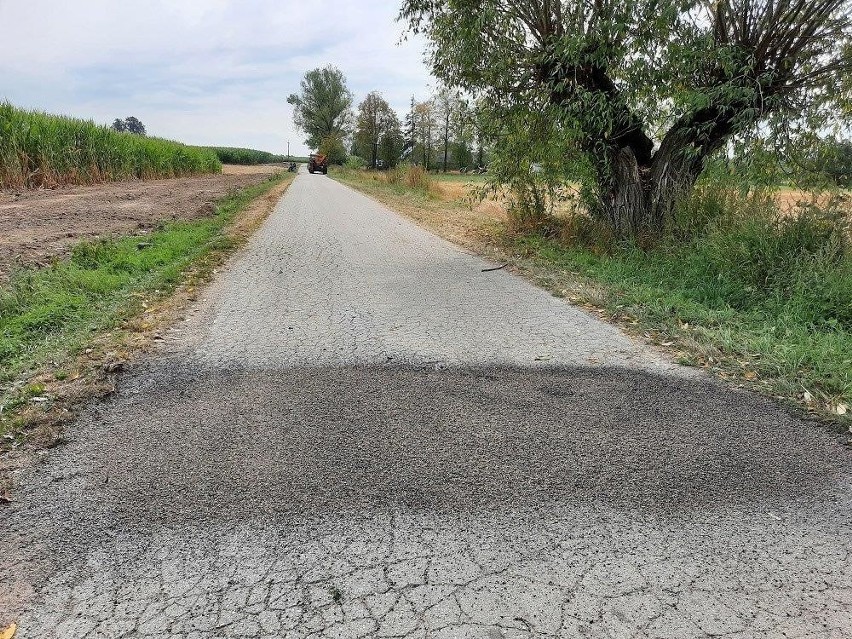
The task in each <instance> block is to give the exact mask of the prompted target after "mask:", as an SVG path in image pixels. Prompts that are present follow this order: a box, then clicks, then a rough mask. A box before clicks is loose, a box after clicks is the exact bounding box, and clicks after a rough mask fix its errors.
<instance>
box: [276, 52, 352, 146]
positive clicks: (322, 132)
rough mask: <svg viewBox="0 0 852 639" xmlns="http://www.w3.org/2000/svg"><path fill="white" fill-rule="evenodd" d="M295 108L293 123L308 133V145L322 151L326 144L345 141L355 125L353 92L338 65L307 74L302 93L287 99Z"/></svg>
mask: <svg viewBox="0 0 852 639" xmlns="http://www.w3.org/2000/svg"><path fill="white" fill-rule="evenodd" d="M287 102H288V103H290V104H291V105H293V121H294V122H295V124H296V126H297V127H298V128H299V129H301V130H302V131H304V132H305V133H306V134H307V138H306V139H305V144H307V145H308V146H309V147H311V148H312V149H316V148H319V146H320V145H321V144H323V142H324V141H325V143H326V145H328V144H329V142H328V141H329V140H339V141H340V144H341V145H342V140H343V139H345V138H346V137H347V136H348V135H349V132H350V129H351V126H352V92H351V91H350V90H349V88H348V87H347V86H346V78H345V77H344V75H343V73H342V72H341V71H340V69H338V68H337V67H335V66H332V65H328V66H326V67H322V68H318V69H313V70H311V71H308V72H307V73H306V74H305V77H304V78H303V79H302V83H301V93H293V94H291V95H290V96H289V97H288V98H287Z"/></svg>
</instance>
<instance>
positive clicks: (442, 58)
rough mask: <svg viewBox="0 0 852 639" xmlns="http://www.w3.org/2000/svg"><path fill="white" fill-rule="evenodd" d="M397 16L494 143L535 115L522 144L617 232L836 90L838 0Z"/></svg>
mask: <svg viewBox="0 0 852 639" xmlns="http://www.w3.org/2000/svg"><path fill="white" fill-rule="evenodd" d="M400 15H401V18H402V19H404V20H406V21H407V22H408V23H409V25H410V27H411V29H412V30H413V31H415V32H420V33H424V34H425V35H426V36H427V37H428V39H429V42H430V56H431V64H432V68H433V71H434V73H435V74H436V75H437V76H438V77H439V78H440V79H441V80H442V81H443V82H444V83H446V84H447V85H449V86H453V87H457V88H460V89H463V90H466V91H468V92H470V93H472V94H474V95H476V96H479V97H481V98H483V100H482V103H483V104H484V105H486V108H487V109H488V110H489V111H490V112H491V114H492V116H493V117H492V118H491V122H492V126H493V130H492V134H493V135H494V136H495V138H496V139H497V140H498V147H499V140H510V142H511V141H512V140H511V138H512V136H513V135H517V134H518V133H519V129H518V128H517V127H522V126H523V123H524V122H525V121H526V120H527V119H532V120H534V121H535V122H536V127H535V131H529V130H528V131H525V132H523V135H526V136H527V137H530V139H528V140H525V144H527V145H528V147H527V148H529V154H530V155H535V154H537V153H539V152H541V153H543V154H545V155H549V154H550V151H551V150H552V147H553V146H556V147H559V148H560V149H561V151H562V153H563V158H564V162H563V163H562V168H563V169H564V171H565V173H566V174H567V175H568V176H569V177H570V178H571V179H579V180H580V181H581V182H582V183H583V184H584V187H585V189H584V193H585V199H586V203H587V206H588V208H589V210H590V211H591V212H592V213H593V214H594V215H596V216H598V217H599V218H601V219H603V220H605V221H607V222H608V223H609V224H610V225H611V226H612V228H613V229H614V230H615V231H616V234H617V235H620V236H630V235H635V234H637V233H640V232H647V231H652V232H653V231H658V230H660V229H661V228H662V227H664V226H665V224H666V221H667V219H668V218H669V216H670V214H671V212H672V210H673V207H674V206H675V204H676V203H677V201H678V200H679V199H680V198H681V197H683V196H684V195H685V194H688V193H689V192H690V191H691V189H692V188H693V186H694V183H695V181H696V179H697V178H698V176H699V175H700V174H701V172H702V170H703V169H704V167H705V166H706V164H707V162H708V161H709V159H710V158H711V156H713V155H714V154H715V153H717V152H719V151H720V149H722V148H723V147H724V146H725V144H726V143H727V142H728V141H729V140H731V139H732V138H737V137H742V136H748V135H754V134H760V135H764V136H770V137H772V138H773V139H775V140H793V139H795V138H796V137H797V134H799V133H800V132H802V131H811V132H812V131H814V130H815V129H820V128H823V129H824V128H828V127H830V126H831V125H832V123H834V122H836V121H837V119H838V118H839V117H841V114H842V112H843V108H846V109H848V105H849V102H850V88H852V87H850V85H852V81H850V74H852V0H716V1H715V2H707V1H706V0H526V1H523V0H522V1H516V0H453V1H452V2H450V1H448V0H404V2H403V7H402V10H401V14H400ZM511 126H515V127H516V128H515V129H513V130H510V128H509V127H511ZM534 133H535V135H533V134H534ZM514 142H517V140H514ZM509 146H510V147H511V148H517V145H516V144H509ZM521 164H522V163H521Z"/></svg>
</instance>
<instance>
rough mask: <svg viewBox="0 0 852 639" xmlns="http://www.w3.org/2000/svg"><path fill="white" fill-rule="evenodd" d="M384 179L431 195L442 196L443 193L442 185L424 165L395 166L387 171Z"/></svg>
mask: <svg viewBox="0 0 852 639" xmlns="http://www.w3.org/2000/svg"><path fill="white" fill-rule="evenodd" d="M382 179H384V180H385V181H386V182H387V183H388V184H395V185H397V186H401V187H404V188H408V189H414V190H416V191H420V192H422V193H423V194H425V195H428V196H430V197H440V196H441V194H442V193H443V191H442V189H441V185H440V184H438V183H437V182H436V181H435V180H433V179H432V178H431V177H430V176H429V173H428V172H427V171H426V170H425V169H424V168H423V167H422V166H417V165H416V164H405V165H401V166H395V167H394V168H392V169H390V170H389V171H385V172H384V173H383V174H382Z"/></svg>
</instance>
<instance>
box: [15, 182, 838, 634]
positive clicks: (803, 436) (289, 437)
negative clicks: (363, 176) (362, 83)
mask: <svg viewBox="0 0 852 639" xmlns="http://www.w3.org/2000/svg"><path fill="white" fill-rule="evenodd" d="M488 266H492V265H489V264H486V263H484V262H483V261H481V260H480V259H479V258H476V257H473V256H470V255H467V254H465V253H464V252H462V251H461V250H459V249H458V248H455V247H453V246H452V245H450V244H448V243H446V242H444V241H443V240H440V239H438V238H436V237H434V236H433V235H430V234H429V233H427V232H426V231H423V230H421V229H419V228H418V227H416V226H414V225H413V224H412V223H410V222H408V221H406V220H404V219H402V218H401V217H398V216H397V215H395V214H393V213H391V212H389V211H387V210H386V209H384V208H382V207H381V206H379V205H378V204H376V203H375V202H373V201H372V200H370V199H368V198H365V197H363V196H361V195H359V194H356V193H354V192H353V191H351V190H349V189H347V188H346V187H344V186H341V185H340V184H338V183H336V182H334V181H332V180H330V179H328V178H326V177H323V176H320V175H313V176H312V175H300V176H299V177H297V179H296V181H295V182H294V183H293V185H292V186H291V187H290V189H289V191H288V192H287V194H286V196H285V197H284V198H283V200H282V201H281V202H280V204H279V205H278V207H277V208H276V210H275V212H274V213H273V215H272V216H271V217H270V218H269V220H268V221H267V222H266V224H265V225H264V226H263V228H262V229H261V230H260V231H259V232H258V233H257V235H256V236H255V237H254V238H253V239H252V241H251V242H250V243H249V245H248V246H247V248H246V249H245V250H244V251H243V252H242V253H241V254H240V255H239V256H238V257H237V258H236V259H235V260H234V261H233V262H232V263H231V265H230V266H229V268H228V269H227V270H226V271H225V272H224V273H222V274H221V275H220V277H219V279H218V280H217V281H216V283H215V284H214V285H213V286H212V287H211V288H210V289H209V291H208V292H207V295H206V297H207V298H206V299H205V300H203V301H200V302H199V303H198V307H197V308H196V309H193V311H194V312H193V313H190V317H189V319H188V320H187V321H186V322H184V323H182V324H181V325H179V326H176V327H175V328H174V330H172V331H171V332H170V333H169V335H168V339H167V340H165V343H164V344H163V346H162V348H161V349H160V350H159V351H158V352H157V353H156V354H154V355H153V356H151V357H148V358H147V359H145V361H143V362H142V363H140V364H138V365H136V366H134V367H133V368H132V369H131V370H129V371H128V372H127V373H125V374H124V376H123V377H122V379H121V383H120V389H119V392H118V393H117V395H116V396H115V397H113V398H112V399H111V400H110V401H108V402H105V403H103V404H99V405H95V406H92V407H91V408H90V409H89V410H87V412H86V413H85V414H84V415H83V416H82V418H81V419H80V420H79V421H78V423H77V424H75V425H74V426H73V427H71V428H70V429H69V431H68V433H67V439H68V443H66V444H65V445H63V446H61V447H59V448H57V449H55V450H53V451H50V452H49V454H48V455H47V456H46V463H44V464H42V465H40V466H38V467H37V468H35V469H33V470H32V471H30V472H29V474H28V475H27V476H26V477H24V478H22V481H21V486H20V488H19V489H18V491H17V493H16V502H15V503H14V504H13V505H12V506H11V507H9V508H6V509H4V510H0V517H2V519H0V621H3V620H6V621H10V620H13V619H14V620H17V622H18V624H19V630H18V635H17V637H18V638H19V639H54V638H55V639H82V638H92V639H94V638H95V637H98V638H107V637H108V638H119V637H128V638H130V637H174V638H178V637H180V638H185V639H201V638H208V637H209V638H217V639H218V638H222V637H253V638H272V637H341V638H343V637H435V638H438V637H440V638H446V639H462V638H471V639H473V638H481V639H496V638H499V637H511V638H521V637H570V638H573V637H612V638H616V637H671V638H676V639H683V638H691V637H710V636H712V637H730V638H735V637H736V638H742V639H745V638H747V637H771V638H780V637H814V638H816V637H821V638H825V639H839V638H842V637H852V556H850V550H852V482H850V477H852V473H850V471H852V456H850V453H849V451H848V450H847V449H845V448H844V447H843V446H842V445H841V444H840V443H839V441H838V440H837V439H836V438H835V437H833V436H832V435H830V434H829V433H827V432H826V431H825V430H823V429H820V428H818V427H816V426H814V425H812V424H808V423H805V422H802V421H799V420H797V419H796V418H794V417H792V416H790V415H788V414H787V413H786V412H785V411H784V410H782V409H781V408H778V407H777V406H775V405H774V404H772V403H770V402H768V401H766V400H764V399H761V398H758V397H755V396H753V395H751V394H747V393H744V392H737V391H733V390H729V389H727V388H725V387H724V386H722V385H720V384H718V383H716V382H714V381H713V380H710V379H708V378H706V377H704V376H703V375H700V374H698V373H696V372H694V371H692V370H690V369H683V368H679V367H676V366H674V365H672V364H670V363H668V362H666V361H665V360H664V359H663V358H662V357H661V356H659V355H657V354H655V353H654V352H651V351H649V350H648V349H647V348H646V347H644V346H642V345H640V344H638V343H636V342H633V341H631V340H630V339H629V338H627V337H625V336H624V335H623V334H622V333H620V332H619V331H618V330H617V329H615V328H613V327H611V326H609V325H606V324H603V323H601V322H599V321H596V320H595V319H593V318H592V317H590V316H589V315H587V314H585V313H584V312H581V311H579V310H577V309H575V308H573V307H571V306H570V305H568V304H566V303H564V302H562V301H560V300H557V299H555V298H553V297H551V296H549V295H548V294H547V293H545V292H544V291H542V290H539V289H537V288H535V287H533V286H532V285H531V284H529V283H527V282H525V281H524V280H522V279H520V278H518V277H516V276H514V275H511V274H509V273H506V272H504V271H492V272H482V269H483V268H487V267H488ZM4 608H5V610H4ZM0 627H1V626H0Z"/></svg>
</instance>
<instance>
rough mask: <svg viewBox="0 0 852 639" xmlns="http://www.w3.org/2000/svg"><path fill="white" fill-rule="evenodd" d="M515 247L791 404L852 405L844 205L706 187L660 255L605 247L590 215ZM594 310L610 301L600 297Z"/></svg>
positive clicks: (851, 267) (849, 257) (850, 288)
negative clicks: (588, 283) (779, 201)
mask: <svg viewBox="0 0 852 639" xmlns="http://www.w3.org/2000/svg"><path fill="white" fill-rule="evenodd" d="M563 223H564V227H563V228H562V229H561V232H559V233H556V234H553V235H551V236H550V237H542V236H541V235H537V234H519V235H516V236H514V237H513V238H510V243H512V244H514V246H515V247H516V248H520V249H521V250H523V251H524V252H526V254H527V255H528V256H529V257H532V258H533V260H534V261H535V262H537V263H539V264H541V265H543V266H545V267H546V268H548V269H553V268H554V267H555V268H556V269H557V270H558V271H564V272H572V273H579V274H580V275H582V276H585V277H587V278H589V279H591V280H592V281H594V282H596V283H598V284H600V285H602V290H603V291H604V300H603V305H605V306H607V307H608V308H609V309H610V310H611V311H612V313H613V314H614V315H616V316H618V315H625V314H626V315H628V316H630V317H633V318H638V319H639V320H641V321H642V323H643V325H644V326H646V327H648V328H653V329H657V330H661V331H662V332H663V333H664V334H666V335H667V339H669V340H670V341H672V342H676V343H678V345H679V346H681V347H682V348H684V349H685V350H687V351H689V352H691V353H692V355H693V356H696V355H697V356H698V361H699V362H700V361H702V360H703V361H704V362H705V363H706V361H708V360H709V359H710V358H712V360H713V361H714V362H715V363H714V364H713V366H716V365H720V366H722V367H723V368H727V369H730V368H731V367H734V368H736V369H740V372H741V373H743V374H746V375H747V377H746V379H759V380H763V383H765V384H766V387H767V389H771V390H772V391H773V392H775V393H780V394H783V395H786V396H788V397H796V398H798V399H799V400H800V401H801V400H802V397H812V398H816V399H814V400H813V401H817V402H819V401H822V402H824V404H823V406H824V407H825V408H826V409H828V410H832V407H836V406H838V405H841V404H842V405H844V406H852V243H851V242H850V224H849V211H848V209H847V204H846V203H845V202H844V201H843V200H842V198H841V199H835V200H829V201H826V202H824V203H823V204H822V205H820V206H816V205H810V206H805V207H802V208H800V209H799V210H798V211H795V212H787V211H779V209H778V207H777V205H776V204H775V201H774V199H773V197H772V194H771V193H765V192H763V193H762V192H751V193H745V194H744V193H742V192H738V191H736V190H735V189H731V188H724V187H723V186H720V185H716V184H714V185H707V186H704V187H702V188H699V189H698V190H697V191H696V193H695V195H694V197H693V198H692V199H691V200H690V201H689V202H687V203H685V204H684V208H683V210H681V211H679V217H678V219H677V221H676V224H675V225H674V227H673V228H671V229H670V230H669V233H668V235H667V236H665V237H662V238H659V239H658V241H657V243H656V244H655V245H653V246H651V247H650V248H645V249H642V248H638V247H636V246H613V244H612V242H611V241H609V240H607V241H605V242H602V241H601V238H602V235H601V234H600V232H599V229H598V228H596V227H595V223H594V222H593V221H592V220H590V219H589V218H588V217H587V216H584V215H582V214H578V215H575V216H574V217H572V218H570V219H568V220H567V221H565V220H563ZM595 303H597V304H600V301H596V302H595Z"/></svg>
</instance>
